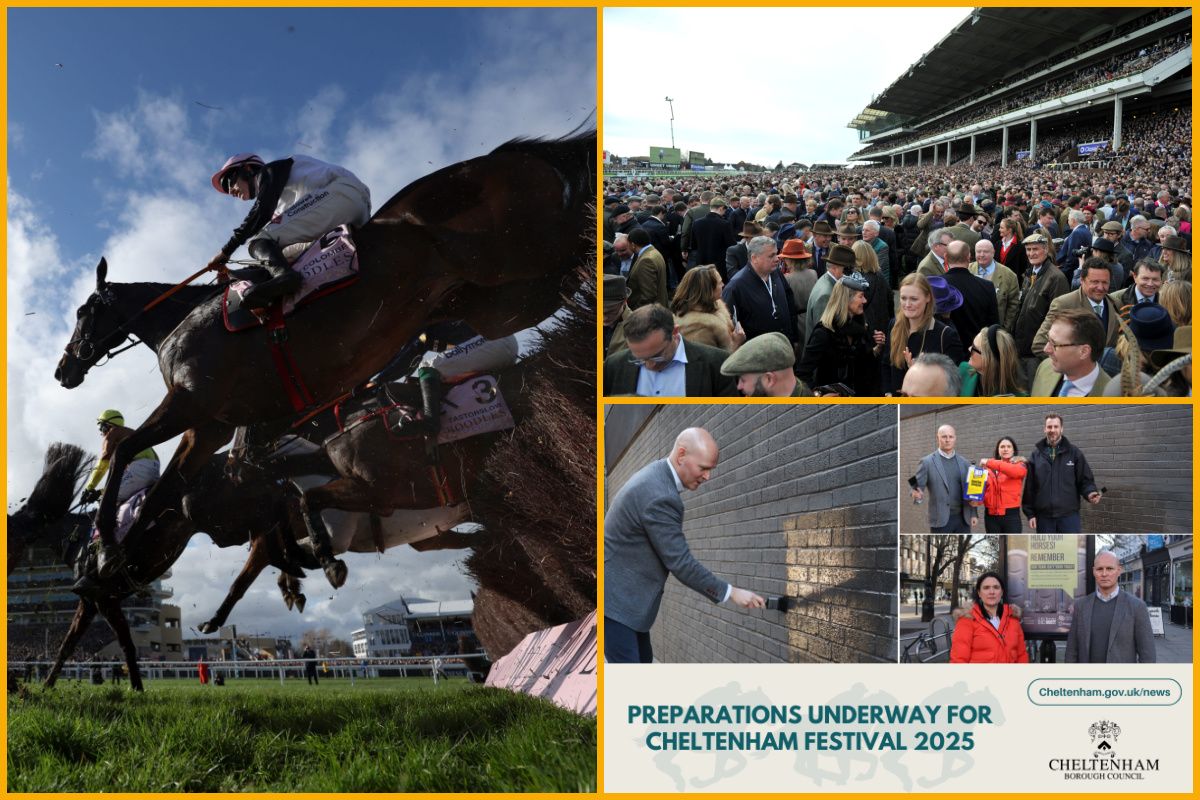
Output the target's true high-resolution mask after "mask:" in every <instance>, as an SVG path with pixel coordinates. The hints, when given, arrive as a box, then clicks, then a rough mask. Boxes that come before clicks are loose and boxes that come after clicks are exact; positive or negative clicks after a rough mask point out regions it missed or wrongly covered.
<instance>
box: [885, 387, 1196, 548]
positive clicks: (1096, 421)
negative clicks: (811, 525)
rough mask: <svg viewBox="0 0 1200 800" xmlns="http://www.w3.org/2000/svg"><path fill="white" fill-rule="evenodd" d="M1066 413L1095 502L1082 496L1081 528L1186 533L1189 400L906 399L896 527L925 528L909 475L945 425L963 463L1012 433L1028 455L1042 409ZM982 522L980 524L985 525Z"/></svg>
mask: <svg viewBox="0 0 1200 800" xmlns="http://www.w3.org/2000/svg"><path fill="white" fill-rule="evenodd" d="M1049 411H1057V412H1059V413H1060V414H1062V416H1063V435H1064V436H1065V437H1066V438H1067V440H1068V441H1070V442H1071V444H1073V445H1075V446H1077V447H1078V448H1079V449H1080V450H1082V451H1083V454H1084V455H1085V456H1086V457H1087V460H1088V464H1089V465H1090V466H1091V468H1092V473H1093V474H1094V475H1095V476H1096V486H1097V487H1108V493H1107V494H1106V495H1105V496H1104V499H1103V500H1101V501H1100V504H1099V505H1095V506H1093V505H1091V504H1090V503H1088V502H1086V501H1084V502H1082V506H1081V510H1080V513H1081V514H1082V516H1083V532H1084V533H1190V532H1191V530H1192V470H1193V467H1192V409H1191V406H1186V405H1164V404H1157V405H1115V404H1114V405H1075V404H1071V405H1063V404H1055V403H1046V404H1036V405H1024V404H1021V405H936V406H918V405H905V406H901V408H900V475H899V480H898V482H897V491H898V493H899V496H900V530H901V532H902V533H928V531H929V528H928V527H927V526H926V524H925V506H924V505H919V506H918V505H914V504H913V502H912V499H911V497H910V495H909V487H908V478H909V476H911V475H915V474H916V472H917V466H918V464H919V462H920V460H921V458H922V457H923V456H926V455H928V454H929V453H932V452H933V451H934V450H935V449H936V448H937V444H936V442H935V436H936V431H937V429H938V427H939V426H941V425H946V424H950V425H953V426H954V430H955V433H956V434H957V435H958V444H957V445H956V448H955V449H956V451H957V452H958V453H959V455H961V456H963V457H964V458H966V459H967V460H968V461H976V460H978V459H980V458H990V457H991V456H992V454H993V452H994V451H995V447H996V441H997V440H998V439H999V438H1000V437H1001V436H1011V437H1013V438H1014V439H1016V441H1017V450H1018V452H1019V453H1021V454H1022V455H1028V454H1029V453H1030V452H1031V451H1032V450H1033V447H1034V445H1036V444H1037V443H1038V442H1040V441H1041V440H1042V439H1043V438H1044V437H1045V435H1044V434H1043V432H1042V426H1043V424H1044V419H1045V415H1046V413H1047V412H1049ZM982 525H983V523H982V521H981V522H980V526H982ZM980 532H982V527H981V528H980Z"/></svg>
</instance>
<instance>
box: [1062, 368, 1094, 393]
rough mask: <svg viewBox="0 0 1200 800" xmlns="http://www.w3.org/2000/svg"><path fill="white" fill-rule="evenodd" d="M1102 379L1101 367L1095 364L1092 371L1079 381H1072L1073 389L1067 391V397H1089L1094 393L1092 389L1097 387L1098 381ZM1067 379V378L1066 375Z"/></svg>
mask: <svg viewBox="0 0 1200 800" xmlns="http://www.w3.org/2000/svg"><path fill="white" fill-rule="evenodd" d="M1099 377H1100V365H1099V364H1094V365H1093V366H1092V371H1091V372H1089V373H1088V374H1087V375H1084V376H1083V377H1082V378H1080V379H1079V380H1077V381H1074V380H1073V381H1071V388H1070V389H1068V390H1067V397H1087V396H1088V393H1089V392H1091V391H1092V387H1093V386H1095V385H1096V379H1097V378H1099ZM1063 378H1064V379H1065V378H1066V376H1065V375H1064V376H1063Z"/></svg>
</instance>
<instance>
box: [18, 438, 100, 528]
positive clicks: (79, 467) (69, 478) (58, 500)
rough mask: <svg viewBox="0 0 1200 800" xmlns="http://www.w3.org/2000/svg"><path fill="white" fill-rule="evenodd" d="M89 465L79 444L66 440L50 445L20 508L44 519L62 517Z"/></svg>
mask: <svg viewBox="0 0 1200 800" xmlns="http://www.w3.org/2000/svg"><path fill="white" fill-rule="evenodd" d="M91 466H92V462H91V459H90V458H87V454H86V453H84V452H83V449H82V448H80V447H78V446H76V445H73V444H67V443H66V442H55V443H54V444H52V445H50V449H48V450H47V451H46V460H45V463H44V465H43V467H42V477H40V478H38V481H37V484H36V485H35V486H34V487H33V491H32V492H31V493H30V495H29V500H28V501H27V502H26V503H25V507H24V509H23V510H25V511H26V512H27V513H30V514H33V515H36V516H38V517H41V518H42V519H44V520H54V519H59V518H61V517H65V516H66V515H67V512H69V511H70V510H71V505H72V503H73V501H74V500H75V494H76V492H77V491H78V489H79V482H80V481H82V480H83V476H84V475H85V474H86V473H87V472H88V471H89V470H90V469H91Z"/></svg>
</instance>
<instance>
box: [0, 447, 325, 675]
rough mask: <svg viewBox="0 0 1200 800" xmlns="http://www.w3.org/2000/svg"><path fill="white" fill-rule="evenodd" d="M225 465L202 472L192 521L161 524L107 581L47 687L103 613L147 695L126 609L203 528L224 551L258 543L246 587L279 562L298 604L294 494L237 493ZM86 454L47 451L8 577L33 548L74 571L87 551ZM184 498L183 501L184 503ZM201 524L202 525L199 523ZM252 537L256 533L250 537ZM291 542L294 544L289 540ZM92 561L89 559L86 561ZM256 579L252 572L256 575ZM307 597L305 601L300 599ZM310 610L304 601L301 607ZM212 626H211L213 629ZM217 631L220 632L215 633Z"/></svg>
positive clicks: (260, 489) (271, 489)
mask: <svg viewBox="0 0 1200 800" xmlns="http://www.w3.org/2000/svg"><path fill="white" fill-rule="evenodd" d="M223 461H224V459H217V460H214V461H213V462H212V464H211V465H210V467H208V468H206V469H205V470H204V471H203V472H202V473H201V478H203V479H204V480H203V481H202V482H200V483H198V484H197V485H196V486H195V487H189V493H188V494H187V495H185V496H184V497H183V498H182V503H181V505H182V506H183V507H184V508H185V509H186V510H187V513H188V516H187V517H185V516H183V515H180V514H177V513H173V512H169V513H167V514H164V515H163V516H162V517H161V518H159V520H158V521H157V523H158V524H157V525H156V526H155V527H154V528H153V529H152V530H151V532H150V535H148V536H147V537H146V538H147V541H146V544H145V546H144V547H142V548H141V549H139V550H138V552H137V554H136V555H135V557H133V558H131V559H130V561H129V562H128V564H127V565H126V568H125V570H124V571H123V572H122V573H118V575H116V576H113V577H110V578H107V579H104V580H102V581H101V582H100V586H99V588H98V591H97V592H96V594H95V596H94V597H90V598H86V599H85V598H81V599H80V601H79V606H78V608H77V609H76V612H75V618H74V620H73V621H72V623H71V627H70V630H69V631H68V632H67V636H66V638H65V639H64V640H63V642H62V645H61V646H60V647H59V650H58V658H57V660H56V662H55V664H54V668H53V669H51V670H50V674H49V676H48V677H47V679H46V682H45V686H46V687H47V688H49V687H52V686H53V685H54V683H55V681H56V680H57V679H58V675H59V672H60V671H61V670H62V666H63V664H64V663H65V662H66V660H67V659H68V658H69V657H70V656H71V654H72V653H73V652H74V650H75V646H76V645H77V644H78V643H79V640H80V639H81V638H82V637H83V634H84V632H85V631H86V630H87V628H88V626H89V625H90V624H91V622H92V619H93V618H94V617H95V615H96V612H97V611H99V612H100V614H102V615H103V616H104V618H105V619H106V620H108V624H109V626H110V627H111V628H112V629H113V632H114V633H115V634H116V635H117V640H118V641H119V642H120V645H121V649H122V651H123V652H124V654H125V661H126V664H127V666H128V667H129V677H130V685H131V686H132V688H134V689H135V690H137V691H141V690H142V680H141V675H140V673H139V672H138V666H137V650H136V648H135V647H134V644H133V639H132V637H131V635H130V632H129V625H128V623H127V622H126V620H125V615H124V613H123V612H122V610H121V602H122V601H123V600H124V599H125V598H127V597H129V596H131V595H133V594H136V593H137V592H139V591H142V590H143V588H144V587H146V586H148V585H149V584H150V583H152V582H153V581H154V580H156V579H157V578H159V577H160V576H161V575H162V574H163V573H165V572H166V571H167V569H169V568H170V567H171V565H172V564H174V563H175V561H176V560H177V559H178V558H179V556H180V555H181V554H182V553H183V550H184V548H185V547H186V546H187V543H188V540H189V539H190V538H191V537H192V535H193V534H194V533H195V532H196V531H197V530H198V529H203V530H204V531H205V532H206V533H208V535H209V536H210V537H211V538H212V540H213V542H214V543H216V544H217V545H218V546H219V547H233V546H236V545H244V544H246V542H247V540H248V539H249V540H251V550H250V558H249V559H248V561H247V566H246V569H243V571H242V575H241V576H239V581H241V582H242V583H244V586H243V587H242V590H241V591H242V592H244V591H245V588H244V587H245V586H249V584H250V583H252V582H253V580H254V578H255V577H257V576H258V573H260V572H261V571H262V570H263V568H264V567H265V566H266V565H267V564H268V563H271V564H272V565H274V566H277V567H279V568H280V589H281V591H283V593H284V597H285V600H286V599H287V598H288V597H289V596H291V598H292V601H291V602H289V604H288V607H289V608H291V607H292V603H293V602H296V601H297V597H296V595H297V594H298V582H296V581H295V580H294V579H293V578H292V577H291V575H294V574H295V573H296V572H297V571H298V570H297V568H296V566H295V564H294V563H291V562H289V561H287V560H286V559H285V557H284V551H286V552H287V553H288V554H289V555H294V554H295V550H296V548H295V546H294V540H295V535H296V533H297V532H300V531H303V526H302V525H301V524H300V521H299V519H298V518H296V516H295V514H294V512H289V509H288V507H287V502H286V501H287V498H286V495H284V494H283V492H282V491H281V490H280V489H279V487H276V486H274V485H273V484H268V483H265V482H256V483H255V484H254V485H253V486H242V487H238V488H236V489H235V488H234V487H233V486H232V485H230V484H229V483H228V481H224V480H223V478H222V479H221V480H220V481H219V482H218V481H217V480H215V478H221V476H222V468H223V467H222V465H223ZM87 469H88V464H86V463H85V457H84V452H83V450H82V449H80V448H79V447H76V446H75V445H71V444H63V443H56V444H53V445H51V446H50V449H49V450H48V451H47V452H46V459H45V466H44V469H43V472H42V476H41V477H40V478H39V479H38V482H37V484H36V486H35V487H34V489H33V492H32V493H31V494H30V496H29V499H28V501H27V502H26V503H25V505H24V506H22V507H21V508H20V509H18V510H17V512H16V513H15V514H10V515H9V516H8V573H9V574H10V575H11V574H12V571H13V570H14V569H15V568H16V567H17V566H18V565H19V564H20V562H21V558H22V555H23V553H24V551H25V548H26V546H27V545H30V544H33V543H38V542H40V543H42V544H43V545H45V546H47V547H49V548H50V549H51V550H52V551H53V552H54V554H55V556H56V557H57V558H58V559H59V560H60V561H61V562H63V563H64V564H66V565H67V566H69V567H73V566H75V564H76V559H77V558H79V557H81V553H80V551H81V550H82V549H83V548H85V547H86V546H87V542H88V539H89V537H90V534H91V530H92V519H91V517H89V516H88V515H86V514H73V513H71V504H72V502H73V501H74V498H75V495H76V493H77V491H78V486H79V482H80V481H81V480H82V478H83V476H84V475H85V474H86V472H87ZM221 484H223V485H224V488H222V485H221ZM179 499H180V498H178V497H177V498H176V500H179ZM193 520H200V521H201V522H200V523H197V522H193ZM250 533H254V534H255V535H253V536H250V535H249V534H250ZM288 537H291V539H292V542H293V544H292V545H288V543H287V541H286V539H287V538H288ZM82 557H85V558H86V556H82ZM251 573H252V574H251ZM234 594H235V592H231V595H230V597H229V598H227V599H226V602H225V604H223V605H222V606H221V609H222V610H221V611H218V614H217V616H216V617H214V621H218V624H219V623H220V622H223V621H224V618H223V616H222V614H224V615H228V613H229V609H230V608H232V605H233V603H234V602H236V601H237V599H238V598H240V597H241V594H236V597H235V596H234ZM299 597H300V598H302V597H303V595H300V596H299ZM300 605H301V608H302V607H303V603H302V601H301V602H300ZM208 624H210V623H206V625H208ZM215 629H216V628H215V627H213V630H215Z"/></svg>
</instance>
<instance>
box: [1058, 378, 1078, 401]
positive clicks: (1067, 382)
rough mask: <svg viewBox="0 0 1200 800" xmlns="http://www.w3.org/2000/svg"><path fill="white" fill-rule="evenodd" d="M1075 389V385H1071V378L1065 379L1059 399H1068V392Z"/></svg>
mask: <svg viewBox="0 0 1200 800" xmlns="http://www.w3.org/2000/svg"><path fill="white" fill-rule="evenodd" d="M1074 388H1075V384H1073V383H1071V379H1070V378H1063V387H1062V391H1061V392H1059V393H1058V396H1059V397H1067V396H1068V395H1067V392H1069V391H1071V390H1072V389H1074Z"/></svg>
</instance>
